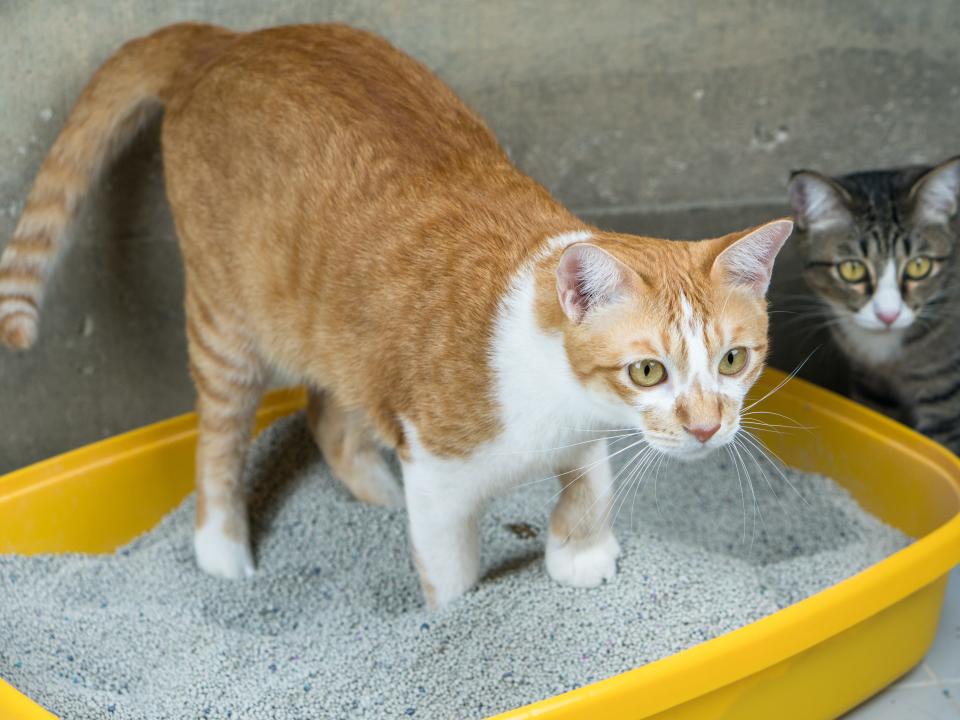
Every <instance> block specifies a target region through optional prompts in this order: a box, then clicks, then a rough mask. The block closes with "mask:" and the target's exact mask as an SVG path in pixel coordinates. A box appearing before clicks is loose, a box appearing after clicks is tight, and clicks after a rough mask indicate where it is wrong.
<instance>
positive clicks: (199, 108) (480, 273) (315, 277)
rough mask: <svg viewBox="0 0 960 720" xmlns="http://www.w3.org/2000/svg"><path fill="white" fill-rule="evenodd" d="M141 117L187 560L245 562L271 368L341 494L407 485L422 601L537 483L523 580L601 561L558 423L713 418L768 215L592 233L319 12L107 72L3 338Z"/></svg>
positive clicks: (685, 449)
mask: <svg viewBox="0 0 960 720" xmlns="http://www.w3.org/2000/svg"><path fill="white" fill-rule="evenodd" d="M161 106H165V107H166V115H165V118H164V121H163V157H164V167H165V173H166V187H167V194H168V197H169V200H170V204H171V207H172V209H173V214H174V218H175V221H176V228H177V234H178V236H179V239H180V243H181V247H182V251H183V258H184V263H185V268H186V286H187V290H186V314H187V334H188V340H189V355H190V370H191V373H192V375H193V379H194V381H195V384H196V388H197V411H198V413H199V423H200V438H199V446H198V449H197V526H196V535H195V549H196V555H197V561H198V563H199V565H200V567H202V568H203V569H204V570H206V571H207V572H209V573H213V574H215V575H220V576H223V577H228V578H240V577H245V576H248V575H251V574H252V573H253V570H254V561H253V557H252V556H251V552H250V547H249V543H248V530H247V511H246V507H245V501H244V492H243V488H242V483H241V475H242V471H243V465H244V454H245V451H246V449H247V446H248V444H249V442H250V433H251V421H252V418H253V415H254V411H255V409H256V407H257V404H258V400H259V398H260V395H261V392H262V390H263V387H264V383H265V380H266V378H267V377H268V374H269V372H270V371H271V370H272V369H280V370H282V371H284V372H285V373H287V374H289V375H292V376H293V377H296V378H299V379H301V380H302V381H303V382H304V383H305V384H307V385H308V386H309V387H310V388H312V390H311V396H310V407H309V420H310V425H311V428H312V430H313V432H314V435H315V437H316V439H317V442H318V443H319V445H320V447H321V449H322V451H323V454H324V456H325V457H326V459H327V461H328V463H329V464H330V466H331V467H332V469H333V471H334V472H335V474H336V475H337V476H338V477H339V478H340V480H342V481H343V482H344V483H345V484H346V486H347V487H348V488H349V489H350V490H351V491H352V492H353V493H354V495H355V496H356V497H358V498H360V499H362V500H365V501H368V502H371V503H376V504H381V505H387V506H399V505H401V504H403V502H404V500H405V503H406V507H407V510H408V512H409V520H410V535H411V540H412V546H413V557H414V561H415V565H416V567H417V569H418V571H419V574H420V579H421V584H422V587H423V591H424V594H425V597H426V599H427V601H428V603H429V604H431V605H442V604H444V603H447V602H449V601H451V600H452V599H454V598H456V597H457V596H459V595H460V594H462V593H463V592H464V591H466V590H467V589H468V588H470V587H471V586H472V585H473V584H474V583H475V582H476V581H477V579H478V576H479V572H480V553H479V537H478V526H477V518H478V514H479V513H480V511H481V509H482V506H483V504H484V501H485V500H487V499H488V498H489V497H491V496H492V495H494V494H496V493H500V492H504V491H507V490H509V489H511V488H512V487H515V486H517V485H518V484H520V483H522V482H525V481H530V480H531V479H535V478H538V477H544V476H550V475H554V474H555V475H557V476H558V477H559V478H560V482H561V487H562V491H561V492H560V494H559V500H558V502H557V505H556V508H555V509H554V510H553V514H552V516H551V521H550V528H549V532H548V537H547V541H546V567H547V571H548V572H549V573H550V575H552V576H553V577H554V578H555V579H556V580H558V581H559V582H562V583H567V584H570V585H576V586H592V585H597V584H599V583H601V582H602V581H604V580H605V579H608V578H610V577H611V576H613V574H614V573H615V571H616V561H617V557H618V555H619V553H620V549H619V546H618V544H617V541H616V539H615V538H614V536H613V534H612V532H611V530H610V528H609V526H608V523H607V517H608V515H609V513H608V510H609V507H610V502H611V485H612V478H611V473H610V468H609V460H608V457H607V449H606V443H605V441H604V440H603V439H595V438H597V437H599V436H600V435H599V433H590V432H587V433H585V432H584V429H595V430H598V431H599V430H603V429H611V428H630V429H632V430H633V431H635V432H636V436H635V437H636V439H635V441H634V442H635V447H636V448H640V449H645V448H650V449H651V452H659V453H665V454H668V455H671V456H675V457H679V458H692V457H697V456H700V455H702V454H703V453H705V452H707V451H709V450H710V449H713V448H716V447H719V446H722V445H724V444H725V443H727V442H728V441H729V440H730V439H731V438H732V437H733V435H734V434H735V433H736V431H737V429H738V426H739V412H740V409H741V405H742V400H743V397H744V394H745V393H746V392H747V390H748V389H749V388H750V386H751V385H752V384H753V382H754V381H755V380H756V378H757V376H758V375H759V374H760V372H761V369H762V366H763V362H764V358H765V355H766V351H767V315H766V301H765V299H764V295H765V292H766V289H767V285H768V283H769V280H770V273H771V270H772V265H773V261H774V257H775V256H776V254H777V252H778V251H779V249H780V247H781V246H782V244H783V243H784V241H785V240H786V239H787V237H788V236H789V234H790V231H791V228H792V225H791V223H790V222H789V221H785V220H778V221H774V222H771V223H769V224H767V225H764V226H762V227H760V228H758V229H754V230H752V231H749V232H740V233H735V234H732V235H728V236H726V237H723V238H719V239H714V240H706V241H702V242H675V241H667V240H658V239H652V238H646V237H636V236H630V235H621V234H614V233H608V232H601V231H600V230H597V229H596V228H593V227H590V226H589V225H587V224H585V223H583V222H582V221H580V220H578V219H577V218H576V217H574V216H573V215H572V214H571V213H570V212H569V211H567V210H566V209H565V208H564V207H563V206H562V205H560V204H559V203H558V202H557V201H556V200H554V199H553V198H552V197H551V196H550V194H549V193H548V192H547V191H546V190H545V189H544V188H543V187H541V186H540V185H539V184H537V183H536V182H534V181H533V180H532V179H530V178H529V177H527V176H526V175H524V174H523V173H522V172H520V171H519V170H518V169H517V168H515V167H514V166H513V165H512V164H511V162H510V160H509V159H508V158H507V156H506V154H505V153H504V152H503V150H502V149H501V148H500V146H499V145H498V144H497V141H496V139H495V138H494V136H493V134H492V133H491V131H490V130H489V129H488V128H487V126H486V125H485V124H484V123H483V121H482V120H480V118H478V117H477V115H476V114H474V112H473V111H472V110H470V109H469V108H468V107H467V106H466V105H464V103H463V102H461V101H460V100H459V99H458V98H457V97H456V96H455V95H454V93H453V92H452V91H451V90H450V89H449V88H448V87H446V86H445V85H444V84H443V83H442V82H441V81H440V80H439V79H438V78H436V77H435V76H434V75H433V74H432V73H430V71H428V70H427V69H426V68H425V67H424V66H423V65H421V64H419V63H418V62H416V61H415V60H413V59H411V58H409V57H408V56H406V55H404V54H403V53H401V52H399V51H397V50H396V49H394V48H393V47H391V46H390V45H389V44H388V43H387V42H386V41H384V40H383V39H381V38H379V37H376V36H374V35H371V34H369V33H366V32H361V31H359V30H354V29H351V28H348V27H344V26H339V25H312V26H310V25H305V26H294V27H283V28H276V29H269V30H263V31H260V32H253V33H246V34H241V33H233V32H230V31H227V30H224V29H221V28H216V27H212V26H207V25H196V24H184V25H175V26H171V27H168V28H164V29H162V30H160V31H158V32H156V33H154V34H153V35H150V36H148V37H145V38H141V39H139V40H135V41H133V42H130V43H128V44H127V45H125V46H124V47H123V48H122V49H121V50H120V51H119V52H118V53H117V54H116V55H114V56H113V57H112V58H111V59H110V60H109V61H107V63H106V64H105V65H104V66H103V67H102V68H101V69H100V70H99V71H98V72H97V73H96V74H95V75H94V77H93V78H92V80H91V81H90V83H89V85H88V86H87V88H86V89H85V90H84V92H83V94H82V96H81V97H80V99H79V100H78V102H77V105H76V107H75V108H74V110H73V112H72V113H71V115H70V118H69V119H68V121H67V124H66V127H65V128H64V130H63V132H62V133H61V135H60V136H59V138H58V139H57V141H56V143H55V144H54V146H53V148H52V150H51V151H50V154H49V156H48V158H47V159H46V161H45V163H44V164H43V167H42V168H41V170H40V172H39V175H38V177H37V180H36V183H35V185H34V187H33V190H32V192H31V193H30V195H29V197H28V199H27V203H26V206H25V208H24V211H23V216H22V218H21V219H20V222H19V224H18V226H17V228H16V231H15V233H14V236H13V238H12V240H11V241H10V243H9V244H8V246H7V248H6V250H5V251H4V254H3V256H2V259H0V338H2V340H3V341H4V342H5V343H6V344H7V345H10V346H12V347H14V348H26V347H29V346H30V345H31V344H32V343H33V342H34V341H35V338H36V333H37V321H38V316H39V308H40V305H41V296H42V293H43V287H44V283H45V281H46V279H47V277H48V275H49V272H50V269H51V267H52V265H53V262H54V260H55V258H56V256H57V255H58V254H59V251H60V250H61V249H62V246H63V245H64V239H65V234H66V231H67V228H68V225H69V222H70V220H71V218H72V217H73V216H74V214H75V213H76V210H77V206H78V203H79V201H80V200H81V198H82V197H83V195H84V194H85V193H86V192H87V190H88V189H89V187H90V184H91V183H92V182H93V180H94V178H95V176H96V173H97V171H98V169H99V168H100V167H101V166H102V165H103V163H104V162H105V161H106V160H108V158H109V156H110V153H111V150H112V148H114V147H116V146H117V145H118V144H119V143H122V142H123V141H124V140H125V139H126V138H128V137H130V136H131V135H132V134H133V132H135V130H136V127H137V126H138V125H139V123H140V120H141V119H142V117H143V116H144V115H145V114H146V113H148V112H149V111H150V110H151V109H153V108H160V107H161ZM591 438H594V439H591ZM381 447H388V448H392V449H395V450H396V452H397V454H398V456H399V458H400V461H401V465H402V469H403V484H402V487H401V485H400V483H399V482H398V481H397V480H396V479H395V478H394V477H393V476H392V474H391V473H390V471H389V469H388V467H387V465H386V464H385V462H384V461H383V459H382V457H381V455H380V453H379V449H380V448H381Z"/></svg>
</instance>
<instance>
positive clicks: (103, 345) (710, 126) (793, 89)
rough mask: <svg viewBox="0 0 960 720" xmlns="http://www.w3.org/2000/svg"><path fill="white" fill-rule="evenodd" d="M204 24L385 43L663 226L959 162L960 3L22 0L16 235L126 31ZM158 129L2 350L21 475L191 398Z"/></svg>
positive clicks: (7, 419) (15, 26)
mask: <svg viewBox="0 0 960 720" xmlns="http://www.w3.org/2000/svg"><path fill="white" fill-rule="evenodd" d="M188 19H200V20H209V21H215V22H219V23H221V24H225V25H228V26H230V27H233V28H236V29H253V28H258V27H263V26H268V25H274V24H280V23H289V22H306V21H330V20H339V21H343V22H348V23H351V24H354V25H358V26H361V27H365V28H368V29H371V30H375V31H377V32H380V33H382V34H384V35H385V36H387V37H388V38H390V39H391V40H392V41H393V42H395V43H396V44H397V45H398V46H399V47H400V48H402V49H404V50H406V51H408V52H410V53H411V54H413V55H414V56H416V57H417V58H419V59H421V60H423V61H424V62H425V63H426V64H427V65H429V66H430V67H431V68H433V69H434V70H436V71H437V72H438V73H439V74H440V75H441V77H443V78H444V79H445V80H446V81H447V82H449V83H450V84H451V85H452V86H453V87H454V89H455V90H457V91H458V92H459V93H460V94H461V95H462V96H463V97H464V98H465V99H466V100H467V101H468V102H470V103H471V104H472V105H473V106H474V107H476V108H477V109H478V110H479V111H480V112H481V114H483V115H484V117H486V118H487V119H488V121H489V122H490V124H491V125H492V127H493V128H494V129H495V131H496V132H497V134H498V136H499V137H500V138H501V140H502V142H503V143H504V145H505V146H506V147H507V148H509V150H510V152H511V155H512V157H513V158H514V159H515V160H516V161H517V163H518V164H519V165H520V166H521V167H522V168H524V169H525V170H527V171H528V172H530V173H531V174H532V175H533V176H534V177H536V178H537V179H539V180H541V181H542V182H544V183H545V184H546V185H547V186H548V187H549V188H550V189H551V190H552V191H554V192H555V193H556V194H557V195H558V196H559V197H560V198H561V199H562V200H564V201H565V202H567V203H568V204H569V205H570V206H571V207H573V208H574V209H575V210H579V211H581V212H582V213H583V214H584V215H586V216H587V217H589V218H591V219H593V218H597V217H600V218H601V221H602V222H603V223H607V224H617V225H618V226H620V227H623V228H627V229H630V230H632V231H634V232H641V233H645V234H661V235H670V236H681V235H688V236H704V235H716V234H721V233H723V232H726V231H728V230H731V229H734V228H735V227H737V226H738V225H742V224H744V223H745V222H746V221H747V219H749V220H750V221H751V222H752V221H753V220H762V219H766V218H767V217H769V216H770V214H768V211H769V213H771V214H776V213H780V212H782V203H783V193H784V190H783V188H784V182H785V179H786V176H787V172H788V170H789V169H790V168H792V167H797V166H814V167H817V168H820V169H823V170H826V171H830V172H839V171H846V170H852V169H856V168H864V167H871V166H883V165H888V164H900V163H906V162H918V161H934V160H937V159H939V158H942V157H946V156H948V155H950V154H954V153H956V152H957V151H958V148H957V146H956V145H954V144H953V143H954V142H955V137H956V133H955V129H954V125H955V118H956V117H957V114H958V110H960V75H958V73H957V68H958V65H960V45H958V44H957V43H956V36H957V32H958V30H960V13H958V12H957V11H956V5H955V3H953V2H951V1H950V0H936V1H931V2H913V3H887V2H854V1H850V2H843V3H837V2H830V1H829V0H817V1H814V2H805V3H790V2H785V1H779V2H770V1H764V0H730V1H729V2H725V3H698V2H694V1H693V0H650V1H649V2H632V1H631V0H604V2H599V3H582V2H577V1H575V0H551V1H549V2H548V1H547V0H542V1H540V2H508V1H506V0H502V1H498V0H494V1H489V2H483V3H476V2H469V1H467V0H457V1H453V2H445V3H439V2H423V1H421V2H414V1H413V0H394V1H392V2H389V1H388V2H379V1H377V0H325V1H316V0H284V1H282V2H273V3H262V2H257V1H256V0H236V1H235V2H231V3H221V2H216V1H215V0H171V1H170V2H153V1H150V2H148V1H145V0H112V1H109V2H108V1H106V0H78V1H76V2H70V3H61V2H57V1H56V0H5V1H4V2H0V66H2V67H3V68H4V71H3V72H2V73H0V245H2V244H3V243H4V242H5V238H6V237H7V236H8V235H9V233H10V232H11V231H12V229H13V226H14V224H15V221H16V217H17V215H18V213H19V210H20V208H21V207H22V204H23V201H24V199H25V197H26V195H27V192H28V191H29V187H30V183H31V181H32V178H33V175H34V173H35V172H36V170H37V168H38V167H39V165H40V163H41V161H42V158H43V155H44V153H45V152H46V150H47V149H48V148H49V146H50V144H51V143H52V141H53V138H54V137H55V135H56V133H57V132H58V131H59V129H60V127H61V125H62V123H63V121H64V119H65V117H66V114H67V113H68V111H69V109H70V106H71V104H72V103H73V101H74V100H75V99H76V97H77V95H78V94H79V92H80V90H81V88H82V86H83V84H84V83H85V82H86V81H87V79H88V78H89V76H90V74H91V73H92V72H93V70H94V69H95V68H96V67H97V66H98V65H99V64H100V63H101V62H103V60H105V59H106V58H107V57H108V56H109V55H110V53H111V52H113V51H114V50H115V49H116V48H117V47H119V45H120V44H121V43H122V42H123V41H125V40H127V39H129V38H132V37H134V36H137V35H141V34H144V33H147V32H149V31H151V30H153V29H155V28H157V27H159V26H161V25H164V24H167V23H170V22H175V21H180V20H188ZM156 138H157V133H156V128H155V127H154V128H153V129H152V130H150V131H148V132H146V133H145V134H144V136H143V137H142V138H141V139H140V140H139V141H138V142H137V143H136V144H135V145H134V147H133V148H132V149H131V151H130V152H128V153H127V154H126V155H125V156H124V157H123V158H121V159H120V161H119V163H118V167H117V168H115V169H114V171H112V172H111V173H110V174H109V175H108V177H107V181H108V182H107V183H105V184H104V186H103V187H102V188H101V190H100V191H99V192H98V193H97V196H96V197H95V198H93V201H92V202H91V203H89V204H88V207H87V210H86V212H84V214H83V216H82V218H81V221H80V223H79V226H78V228H77V232H76V234H75V236H76V241H77V247H76V248H75V249H74V250H73V251H72V252H71V253H70V254H68V255H67V256H66V257H65V259H64V262H63V264H62V266H61V267H60V271H59V273H58V274H57V276H56V278H55V280H54V282H53V286H52V287H53V289H52V292H51V293H50V295H49V302H48V304H47V307H46V313H45V315H44V318H43V324H42V331H41V332H42V337H41V341H40V345H39V347H38V348H37V349H35V350H34V351H33V352H31V353H29V354H25V355H22V356H14V355H12V354H10V353H9V352H6V351H0V472H4V471H6V470H10V469H12V468H14V467H18V466H21V465H23V464H26V463H28V462H31V461H34V460H37V459H39V458H41V457H44V456H46V455H49V454H51V453H54V452H59V451H62V450H66V449H68V448H70V447H74V446H77V445H80V444H83V443H86V442H90V441H92V440H94V439H97V438H99V437H104V436H107V435H110V434H113V433H116V432H118V431H120V430H124V429H127V428H131V427H135V426H137V425H140V424H143V423H146V422H149V421H152V420H156V419H159V418H161V417H165V416H167V415H170V414H171V413H174V412H179V411H184V410H187V409H189V407H190V405H191V401H192V392H191V390H190V387H189V381H188V378H187V375H186V370H185V354H184V339H183V329H182V322H181V318H182V311H181V308H180V304H181V294H182V288H181V283H182V280H181V277H180V270H179V266H178V259H177V250H176V247H175V243H174V235H173V231H172V226H171V224H170V219H169V213H168V211H167V208H166V204H165V201H164V200H163V194H162V169H161V166H160V162H159V158H158V148H157V142H156ZM628 223H629V224H628ZM792 275H793V274H792V273H790V274H788V276H791V277H792ZM795 291H796V290H795V289H794V290H791V292H795ZM787 354H788V355H789V357H786V358H784V360H783V363H784V364H789V363H790V362H792V360H793V356H794V355H798V354H799V353H795V352H793V351H792V350H791V351H790V352H789V353H787ZM831 363H832V361H831ZM825 368H826V369H825V370H824V376H825V377H828V378H830V379H832V380H833V381H835V382H837V378H838V377H839V376H838V375H837V374H836V373H835V372H834V371H833V370H832V369H831V368H830V363H828V364H827V366H825Z"/></svg>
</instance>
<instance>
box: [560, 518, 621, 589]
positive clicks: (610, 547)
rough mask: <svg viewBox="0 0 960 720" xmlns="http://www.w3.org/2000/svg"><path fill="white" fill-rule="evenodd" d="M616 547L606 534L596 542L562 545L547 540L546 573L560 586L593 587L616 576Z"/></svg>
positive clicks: (617, 545) (610, 537)
mask: <svg viewBox="0 0 960 720" xmlns="http://www.w3.org/2000/svg"><path fill="white" fill-rule="evenodd" d="M619 556H620V544H619V543H618V542H617V539H616V538H615V537H614V536H613V533H612V532H610V531H609V530H608V531H607V532H606V534H605V535H604V536H602V537H601V538H600V539H599V540H597V539H594V540H593V542H591V543H590V544H587V543H586V542H584V541H579V542H574V541H570V542H566V543H565V542H563V541H562V539H560V538H557V537H555V536H554V535H553V534H552V533H551V534H550V536H549V537H548V538H547V557H546V563H547V572H548V573H550V577H552V578H553V579H554V580H556V581H557V582H558V583H560V584H561V585H571V586H573V587H596V586H597V585H599V584H600V583H602V582H603V581H604V580H609V579H610V578H612V577H613V576H614V575H616V574H617V558H618V557H619Z"/></svg>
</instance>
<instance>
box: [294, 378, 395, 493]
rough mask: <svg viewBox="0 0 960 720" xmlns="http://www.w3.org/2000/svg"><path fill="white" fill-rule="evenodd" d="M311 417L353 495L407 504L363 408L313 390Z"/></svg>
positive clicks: (309, 406)
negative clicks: (342, 403)
mask: <svg viewBox="0 0 960 720" xmlns="http://www.w3.org/2000/svg"><path fill="white" fill-rule="evenodd" d="M307 421H308V422H309V424H310V431H311V432H312V433H313V437H314V439H315V440H316V441H317V445H318V446H319V447H320V451H321V452H322V453H323V456H324V458H325V459H326V461H327V464H328V465H329V466H330V469H331V470H332V471H333V474H334V475H336V476H337V478H338V479H339V480H340V482H342V483H343V484H344V485H346V486H347V489H348V490H350V492H351V493H353V496H354V497H355V498H357V500H360V501H362V502H366V503H370V504H371V505H380V506H382V507H388V508H399V507H403V491H402V490H401V489H400V484H399V483H398V482H397V479H396V478H395V477H394V475H393V473H392V472H390V468H389V466H388V465H387V463H386V461H385V460H384V458H383V456H382V455H381V454H380V450H379V448H378V446H377V440H376V435H375V434H374V431H373V428H372V427H371V426H370V423H369V421H368V420H367V418H366V416H365V415H364V413H363V411H361V410H346V409H344V408H342V407H341V406H340V405H338V404H337V403H336V402H334V400H333V399H332V398H331V397H330V396H329V394H325V393H323V392H322V391H317V390H311V391H310V394H309V401H308V404H307Z"/></svg>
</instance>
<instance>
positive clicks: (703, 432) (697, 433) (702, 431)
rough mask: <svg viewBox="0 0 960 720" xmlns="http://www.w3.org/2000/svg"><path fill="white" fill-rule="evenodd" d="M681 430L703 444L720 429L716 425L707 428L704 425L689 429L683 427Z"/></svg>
mask: <svg viewBox="0 0 960 720" xmlns="http://www.w3.org/2000/svg"><path fill="white" fill-rule="evenodd" d="M683 429H684V430H686V431H687V432H688V433H690V434H691V435H693V436H694V437H695V438H696V439H697V440H699V441H700V442H702V443H705V442H706V441H707V440H709V439H710V438H712V437H713V436H714V435H716V434H717V430H719V429H720V424H719V423H717V424H716V425H714V426H713V427H707V426H706V425H693V426H691V427H687V426H686V425H684V426H683Z"/></svg>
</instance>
